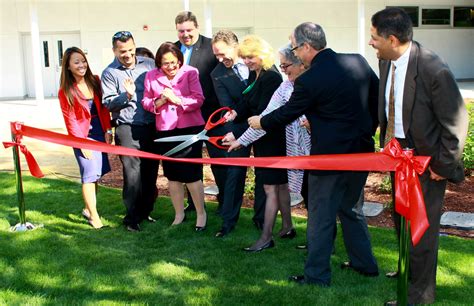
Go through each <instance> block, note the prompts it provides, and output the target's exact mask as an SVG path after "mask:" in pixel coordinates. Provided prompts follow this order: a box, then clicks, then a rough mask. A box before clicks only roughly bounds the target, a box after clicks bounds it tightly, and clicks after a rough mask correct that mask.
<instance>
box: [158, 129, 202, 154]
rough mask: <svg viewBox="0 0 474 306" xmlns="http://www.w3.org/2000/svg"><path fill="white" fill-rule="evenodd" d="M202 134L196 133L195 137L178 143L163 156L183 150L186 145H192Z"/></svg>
mask: <svg viewBox="0 0 474 306" xmlns="http://www.w3.org/2000/svg"><path fill="white" fill-rule="evenodd" d="M200 136H201V135H200V134H197V135H194V136H193V137H191V138H189V139H188V140H186V141H185V142H183V143H181V144H179V145H177V146H176V147H174V148H173V149H171V150H169V151H168V152H166V153H165V154H163V156H171V155H173V154H174V153H178V152H179V151H181V150H182V149H184V148H186V147H189V146H190V145H192V144H193V143H195V142H196V141H198V140H200Z"/></svg>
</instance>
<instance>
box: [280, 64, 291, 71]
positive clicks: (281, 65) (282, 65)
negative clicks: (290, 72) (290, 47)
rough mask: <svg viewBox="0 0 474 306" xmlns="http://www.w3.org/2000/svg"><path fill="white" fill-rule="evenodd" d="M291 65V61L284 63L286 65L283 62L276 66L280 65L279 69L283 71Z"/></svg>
mask: <svg viewBox="0 0 474 306" xmlns="http://www.w3.org/2000/svg"><path fill="white" fill-rule="evenodd" d="M291 65H293V64H292V63H291V64H286V65H285V64H280V66H278V67H280V69H281V70H283V71H284V70H286V69H287V68H288V67H290V66H291Z"/></svg>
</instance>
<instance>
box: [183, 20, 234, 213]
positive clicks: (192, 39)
mask: <svg viewBox="0 0 474 306" xmlns="http://www.w3.org/2000/svg"><path fill="white" fill-rule="evenodd" d="M175 25H176V31H177V32H178V39H179V40H178V41H177V42H175V44H176V45H177V46H178V48H180V50H181V52H183V55H184V63H183V64H187V65H190V66H193V67H195V68H197V70H198V71H199V81H200V83H201V87H202V92H203V94H204V103H203V105H202V107H201V113H202V117H203V118H204V120H205V121H207V119H208V118H209V116H210V115H211V114H212V113H213V112H214V111H215V110H217V109H218V108H219V107H220V105H219V102H218V101H217V97H216V93H215V92H214V86H213V84H212V79H211V72H212V70H214V68H215V67H216V65H217V64H218V63H219V62H218V61H217V59H216V57H215V56H214V54H213V53H212V46H211V39H210V38H208V37H204V36H202V35H201V34H199V25H198V22H197V18H196V15H194V14H193V13H192V12H189V11H184V12H180V13H179V14H178V15H177V16H176V18H175ZM224 132H225V130H224V129H222V128H219V127H218V128H215V129H212V130H211V131H209V132H208V135H209V136H216V135H224V134H223V133H224ZM206 147H207V151H208V153H209V156H210V157H224V156H225V150H221V149H219V148H216V147H215V146H213V145H211V144H207V143H206ZM211 170H212V174H213V175H214V180H215V182H216V185H217V187H218V188H219V194H218V196H217V200H218V202H219V207H221V205H222V198H223V197H224V193H225V176H226V167H225V166H217V165H212V166H211ZM188 194H189V193H188ZM188 204H189V206H188V207H187V208H186V211H189V210H195V208H194V204H193V202H192V199H191V197H190V196H188Z"/></svg>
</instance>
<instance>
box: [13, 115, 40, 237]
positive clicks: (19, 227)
mask: <svg viewBox="0 0 474 306" xmlns="http://www.w3.org/2000/svg"><path fill="white" fill-rule="evenodd" d="M15 131H16V126H15V123H13V122H12V123H11V135H12V142H14V143H18V139H19V137H20V136H18V135H17V134H16V133H15ZM12 149H13V166H14V168H15V180H16V195H17V201H18V214H19V217H20V223H18V224H16V225H15V226H12V227H11V229H10V230H11V231H12V232H26V231H28V230H33V229H35V228H36V227H37V226H35V225H33V224H31V223H30V222H26V209H25V196H24V192H23V178H22V176H21V163H20V149H19V147H18V146H13V148H12Z"/></svg>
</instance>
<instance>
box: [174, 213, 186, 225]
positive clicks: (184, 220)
mask: <svg viewBox="0 0 474 306" xmlns="http://www.w3.org/2000/svg"><path fill="white" fill-rule="evenodd" d="M184 222H186V215H184V217H183V220H181V222H179V223H173V224H171V226H176V225H180V224H183V223H184Z"/></svg>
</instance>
